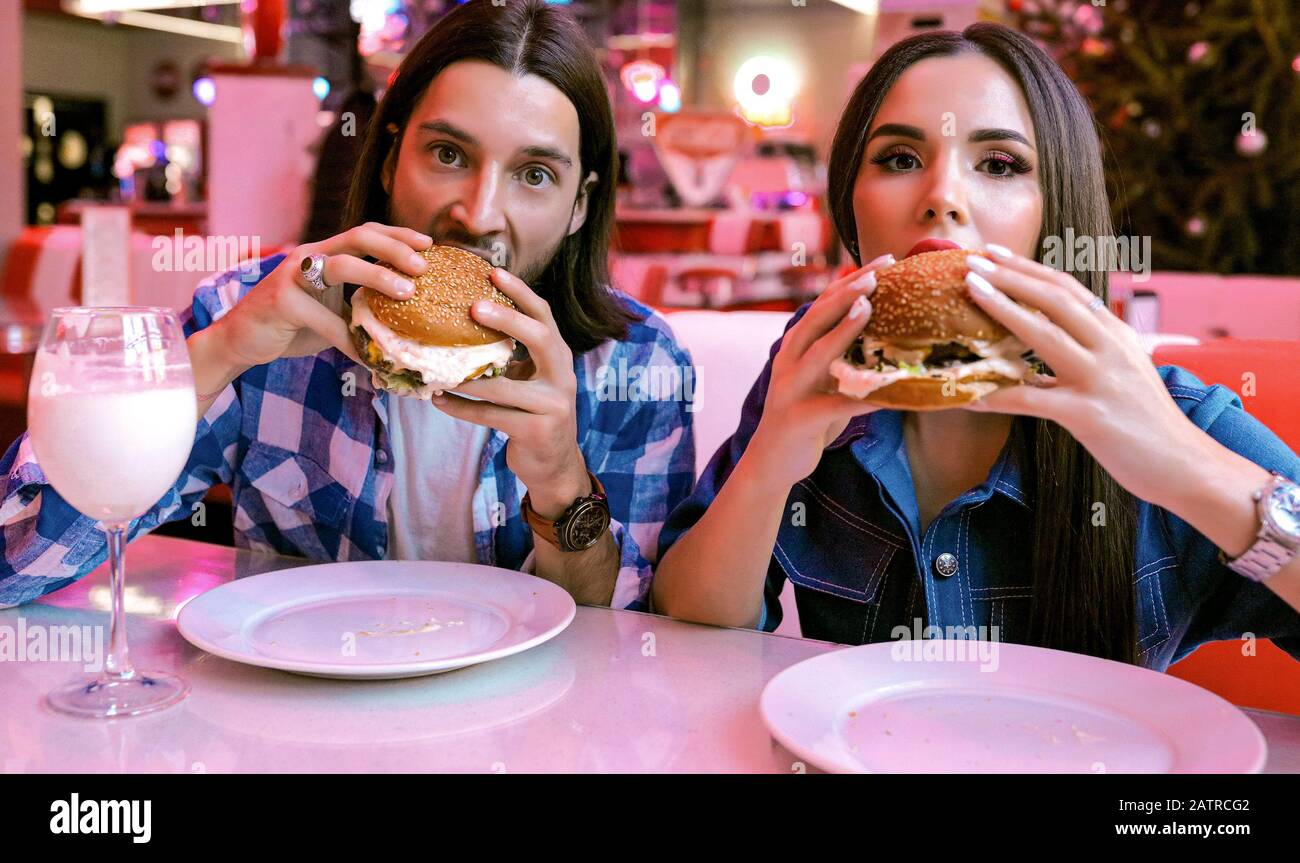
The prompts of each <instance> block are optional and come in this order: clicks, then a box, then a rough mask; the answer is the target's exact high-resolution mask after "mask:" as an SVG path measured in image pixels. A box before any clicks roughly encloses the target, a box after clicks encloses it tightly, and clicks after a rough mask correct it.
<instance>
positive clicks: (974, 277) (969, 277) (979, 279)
mask: <svg viewBox="0 0 1300 863" xmlns="http://www.w3.org/2000/svg"><path fill="white" fill-rule="evenodd" d="M966 284H968V285H970V289H971V290H972V291H974V292H975V293H977V294H983V295H984V296H986V297H991V296H993V295H994V294H996V293H997V289H996V288H994V287H993V285H991V284H989V280H988V279H986V278H984V277H983V276H981V275H980V274H979V273H967V274H966Z"/></svg>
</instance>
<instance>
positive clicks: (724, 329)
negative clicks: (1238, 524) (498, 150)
mask: <svg viewBox="0 0 1300 863" xmlns="http://www.w3.org/2000/svg"><path fill="white" fill-rule="evenodd" d="M456 5H457V4H456V2H454V0H350V2H343V0H242V2H234V0H0V56H2V57H3V58H4V59H3V62H0V69H2V71H0V329H2V332H3V339H0V436H3V438H4V439H5V441H6V443H8V442H9V441H12V440H14V439H15V438H17V437H18V436H19V435H20V434H21V433H22V432H23V430H24V429H25V428H26V427H27V410H28V393H29V389H30V388H32V387H33V386H34V384H33V383H32V379H31V378H32V364H33V358H34V356H35V353H36V349H37V345H38V343H39V340H40V337H41V333H42V329H43V327H44V325H45V322H46V320H47V319H48V317H49V315H50V312H51V311H52V310H53V309H55V308H57V307H63V306H79V305H85V306H119V305H138V306H158V307H168V308H173V309H178V310H179V309H183V308H185V307H187V306H188V305H189V304H190V302H191V299H192V296H193V294H194V290H195V286H196V285H197V284H198V283H199V282H200V281H202V280H204V279H206V278H208V277H210V276H213V275H216V274H217V273H219V272H221V271H222V270H223V269H226V268H228V267H229V266H234V265H237V264H239V263H240V262H242V261H247V260H249V259H250V258H257V257H260V256H269V255H273V254H276V253H277V252H280V251H284V250H287V249H290V248H292V247H294V246H296V245H298V244H300V243H304V242H310V241H313V240H315V239H320V238H323V237H324V236H328V235H329V234H331V233H334V232H336V231H337V230H338V227H339V225H338V219H339V218H340V214H341V213H342V210H343V206H344V198H345V196H346V192H347V183H348V182H349V180H350V176H349V167H350V165H351V164H353V160H354V158H355V149H353V150H351V151H349V150H348V149H347V148H348V147H349V146H351V147H354V148H355V147H356V146H357V144H355V143H353V144H347V143H346V142H348V141H353V142H357V141H360V139H361V136H357V137H353V138H338V137H337V136H334V135H333V134H332V133H333V132H334V131H336V130H337V129H338V127H339V124H341V123H345V122H347V123H354V124H357V125H359V126H360V128H362V129H364V128H365V124H366V123H367V122H368V120H369V117H370V115H371V114H372V112H373V111H374V108H375V105H376V102H377V100H378V99H380V98H382V97H383V94H384V91H385V89H386V87H387V86H388V85H389V84H391V82H392V80H393V76H394V75H395V72H396V70H397V67H398V65H399V63H400V62H401V61H402V59H403V57H404V56H405V55H406V53H407V52H408V51H409V50H410V48H411V46H412V45H413V44H414V43H415V42H416V41H417V40H418V39H419V38H420V37H421V36H422V35H423V34H424V33H425V32H426V31H427V30H428V29H429V28H430V27H432V26H434V25H435V24H436V22H437V21H438V20H439V19H440V18H441V17H442V16H443V15H444V14H446V13H447V12H448V11H449V10H450V9H452V8H453V7H455V6H456ZM557 5H562V6H564V7H565V8H566V9H567V10H568V11H569V12H570V13H571V14H572V15H573V16H575V17H576V18H577V20H578V21H579V22H580V23H581V25H582V27H583V29H584V30H585V31H586V33H587V35H588V37H589V39H590V41H591V43H592V44H593V45H594V46H595V48H596V52H597V56H598V59H599V61H600V64H601V68H602V71H603V72H604V75H605V79H606V82H605V83H606V87H607V91H608V95H609V97H610V100H611V103H612V105H613V109H614V118H615V122H616V126H617V137H618V158H619V177H618V194H617V210H616V216H615V222H616V226H615V237H614V240H613V244H612V251H611V253H610V272H611V274H612V279H613V286H614V287H616V288H617V289H619V290H621V291H623V292H626V293H627V294H629V295H631V296H632V297H634V298H636V299H637V300H639V301H640V302H642V303H644V304H645V305H647V306H649V307H652V308H654V309H656V310H658V311H660V312H661V313H663V314H664V315H665V317H666V319H667V321H668V323H669V325H670V326H671V328H672V330H673V332H674V334H675V335H676V337H677V338H678V339H679V340H680V342H681V344H682V345H683V346H684V347H686V348H687V349H688V350H689V351H690V354H691V356H692V357H693V359H694V361H695V362H696V363H697V364H698V365H699V366H700V367H701V368H703V369H706V370H725V372H723V371H715V372H714V373H713V374H705V375H703V376H702V377H701V380H700V382H699V386H700V387H701V390H702V392H701V395H700V397H701V398H702V399H703V400H704V401H705V402H707V403H708V404H709V409H708V410H706V411H702V412H700V413H699V414H698V415H697V417H696V420H695V434H696V440H697V443H696V452H697V460H698V464H697V471H703V469H704V467H705V465H706V463H707V462H708V460H709V458H710V457H711V456H712V455H713V453H714V452H715V451H716V450H717V448H718V447H719V446H720V445H721V444H722V443H723V442H724V441H726V439H727V438H728V437H729V436H730V434H731V432H732V431H733V430H734V429H735V427H736V423H737V419H738V417H739V415H740V410H741V405H742V402H743V400H744V398H745V396H746V394H747V390H748V386H749V384H750V383H751V382H752V381H753V380H754V379H755V378H756V377H757V376H758V374H759V372H760V371H761V370H762V368H763V366H764V364H765V363H766V362H767V360H768V357H769V349H770V347H771V345H772V343H773V342H774V341H775V340H776V339H778V338H779V337H780V336H781V334H782V332H783V330H784V328H785V326H786V324H787V322H788V321H789V318H790V316H791V314H793V313H794V312H795V311H796V310H797V309H799V308H800V306H802V305H804V304H805V303H807V302H809V301H811V300H814V299H816V298H817V297H818V296H819V295H820V294H821V293H822V292H823V291H824V290H825V289H826V288H827V286H828V285H830V284H831V283H832V282H833V281H834V280H835V279H837V278H839V277H840V276H842V275H844V274H845V273H848V272H850V271H852V270H853V269H855V265H854V263H853V260H852V257H851V256H850V255H849V253H848V251H847V250H846V249H845V248H844V246H843V245H842V243H841V242H840V240H839V238H838V236H837V234H836V232H835V229H834V227H833V225H832V221H831V218H830V215H829V205H828V201H827V198H826V191H827V160H828V156H829V152H830V146H831V142H832V137H833V135H834V132H835V127H836V123H837V122H838V119H839V116H840V111H841V107H842V106H843V105H844V103H845V101H846V99H847V98H848V97H849V94H850V93H851V92H852V89H853V87H854V85H855V84H856V83H857V82H858V81H859V80H860V79H861V78H862V76H863V75H864V74H865V73H866V72H867V70H869V69H870V68H871V66H872V64H873V62H874V60H875V59H876V58H877V57H879V56H880V55H881V54H882V53H883V52H884V51H886V50H887V49H888V48H889V47H890V46H891V45H893V44H895V43H897V42H898V41H900V40H902V39H905V38H907V37H909V36H911V35H913V34H916V33H921V32H926V31H930V30H935V29H950V30H960V29H962V28H963V27H966V26H967V25H970V24H973V23H975V22H977V21H1000V22H1003V23H1007V24H1010V25H1012V26H1014V27H1017V28H1018V29H1020V30H1022V31H1023V32H1025V33H1028V34H1030V35H1031V36H1033V37H1035V38H1036V39H1038V40H1039V41H1040V43H1041V44H1043V45H1044V46H1046V47H1047V48H1048V49H1049V50H1050V51H1051V52H1052V53H1053V56H1054V57H1056V58H1057V60H1058V62H1060V63H1061V65H1062V68H1064V69H1065V70H1066V71H1067V73H1068V74H1070V76H1071V77H1072V79H1073V80H1074V81H1075V82H1076V84H1078V85H1079V88H1080V91H1081V92H1083V93H1084V94H1085V96H1087V97H1088V98H1089V100H1090V104H1091V107H1092V108H1093V110H1094V113H1095V115H1096V118H1097V123H1098V127H1099V128H1100V129H1101V130H1103V131H1104V132H1105V133H1106V136H1107V138H1106V140H1107V147H1108V153H1109V155H1110V157H1111V158H1110V159H1108V162H1107V177H1106V182H1107V187H1108V191H1110V192H1111V199H1112V205H1113V208H1114V212H1115V214H1116V217H1117V224H1119V225H1121V226H1122V233H1124V234H1126V235H1133V236H1143V237H1150V238H1151V241H1152V266H1151V268H1150V272H1148V273H1145V274H1136V273H1131V272H1115V273H1112V274H1111V280H1110V285H1111V296H1110V309H1111V311H1113V312H1114V313H1115V314H1116V315H1118V316H1120V317H1122V318H1123V320H1125V321H1126V322H1127V323H1129V324H1130V325H1131V326H1132V327H1133V328H1134V329H1135V330H1137V332H1138V333H1139V335H1140V336H1141V338H1142V341H1143V345H1144V346H1145V347H1146V349H1147V351H1148V353H1149V354H1150V357H1151V361H1152V362H1153V363H1154V364H1156V365H1163V364H1176V365H1179V366H1182V367H1183V368H1185V369H1187V370H1189V371H1191V372H1192V373H1193V374H1195V375H1196V376H1197V377H1199V378H1200V379H1201V380H1202V381H1204V382H1205V383H1207V384H1222V385H1224V386H1226V387H1228V388H1230V389H1232V390H1234V391H1235V392H1237V393H1238V394H1240V395H1242V396H1243V402H1244V403H1245V405H1246V409H1247V410H1248V412H1249V413H1250V414H1251V415H1253V416H1254V417H1256V418H1258V419H1259V420H1260V421H1262V422H1263V423H1264V424H1266V425H1267V426H1268V427H1269V428H1270V429H1271V430H1272V431H1273V432H1274V433H1275V434H1276V435H1277V436H1278V437H1279V438H1281V439H1282V441H1284V442H1285V443H1286V444H1287V445H1288V446H1289V447H1290V448H1291V449H1292V450H1295V451H1300V396H1297V394H1296V389H1295V387H1296V380H1297V379H1296V372H1297V370H1300V191H1298V190H1300V134H1297V133H1298V132H1300V109H1298V108H1297V107H1296V106H1297V105H1300V53H1298V52H1297V46H1300V39H1297V34H1296V30H1297V29H1300V17H1297V16H1296V14H1295V11H1294V10H1292V14H1291V17H1290V19H1285V18H1284V19H1282V20H1278V19H1269V20H1263V19H1260V18H1259V11H1258V5H1259V4H1251V3H1247V2H1242V3H1237V4H1233V3H1229V2H1215V0H1201V2H1200V3H1199V4H1198V2H1196V0H1189V2H1187V3H1183V2H1179V3H1158V4H1155V6H1163V7H1169V8H1170V9H1174V8H1175V7H1177V9H1179V10H1184V7H1186V8H1185V10H1184V11H1185V14H1183V13H1177V14H1182V18H1181V19H1180V20H1178V21H1174V22H1173V23H1169V22H1166V24H1167V26H1164V29H1163V30H1161V31H1160V32H1161V33H1164V34H1165V35H1166V36H1169V38H1168V40H1167V41H1165V42H1162V43H1160V44H1159V45H1158V46H1157V47H1156V48H1154V49H1153V48H1152V44H1153V42H1154V41H1155V37H1154V36H1150V35H1149V33H1148V32H1147V31H1146V30H1143V29H1142V24H1143V15H1145V14H1146V13H1145V12H1143V11H1141V10H1140V9H1139V7H1143V6H1148V5H1149V4H1147V3H1146V2H1145V0H1128V2H1125V0H1110V3H1109V4H1108V5H1109V8H1105V6H1106V4H1102V6H1100V7H1099V6H1098V5H1097V4H1092V3H1088V2H1070V0H839V2H830V0H795V2H794V3H793V6H792V3H791V0H707V2H706V0H570V2H560V3H558V4H557ZM1285 5H1286V4H1285V3H1283V4H1278V7H1279V8H1280V7H1282V6H1285ZM1192 7H1196V8H1195V9H1193V8H1192ZM1252 7H1256V11H1255V12H1252V11H1251V9H1252ZM1233 8H1235V9H1237V10H1238V11H1236V12H1233V11H1232V10H1233ZM792 9H793V13H797V14H793V13H792ZM1103 12H1104V16H1105V17H1104V19H1103V17H1102V16H1103ZM1171 14H1174V17H1177V14H1175V13H1171ZM1214 16H1227V17H1214ZM1265 17H1266V18H1267V16H1265ZM1126 18H1127V19H1128V20H1127V21H1126ZM792 21H795V22H797V23H794V24H792V23H791V22H792ZM1288 22H1289V23H1288ZM1239 25H1240V26H1239ZM1274 25H1276V26H1277V27H1285V28H1288V29H1287V30H1286V31H1281V30H1279V31H1274V30H1273V29H1271V28H1272V27H1273V26H1274ZM1162 26H1163V25H1162ZM1173 33H1177V34H1178V38H1179V39H1182V41H1181V42H1180V41H1178V39H1175V38H1174V37H1173V36H1170V35H1169V34H1173ZM1198 34H1199V38H1195V37H1196V36H1197V35H1198ZM1243 34H1244V35H1243ZM1241 39H1251V40H1253V41H1252V42H1251V43H1250V44H1252V45H1254V46H1255V47H1254V49H1253V50H1243V48H1242V43H1241V41H1240V40H1241ZM1188 41H1190V42H1191V46H1190V48H1188V49H1184V48H1183V47H1181V46H1182V45H1183V44H1185V43H1186V42H1188ZM1288 46H1289V49H1290V51H1291V53H1290V54H1288V55H1285V56H1281V60H1280V61H1279V56H1280V55H1279V52H1281V53H1282V54H1285V52H1286V50H1287V47H1288ZM1279 62H1280V65H1279ZM1279 70H1281V71H1279ZM1243 88H1244V90H1243ZM1243 92H1245V93H1246V94H1247V95H1246V96H1245V97H1243V96H1242V93H1243ZM1243 99H1244V100H1245V103H1243ZM1234 100H1235V101H1234ZM1243 104H1245V106H1244V107H1242V105H1243ZM1243 111H1245V112H1254V114H1257V115H1258V120H1257V125H1256V121H1255V120H1254V119H1253V118H1252V119H1247V120H1246V121H1245V122H1244V124H1243V121H1242V119H1241V117H1239V116H1238V115H1240V114H1242V113H1243ZM1225 117H1226V120H1225ZM250 122H255V123H256V124H257V128H258V133H257V134H248V129H249V125H250ZM1225 122H1226V126H1227V127H1231V128H1234V129H1235V128H1236V127H1238V126H1240V127H1241V131H1240V132H1238V133H1236V134H1224V133H1223V129H1224V127H1225ZM337 141H344V142H345V143H344V145H342V146H341V148H340V146H338V145H334V144H332V143H331V142H337ZM1174 166H1177V167H1174ZM230 237H240V238H248V237H255V238H256V241H255V243H254V244H252V245H251V246H250V244H248V243H236V244H234V246H232V247H231V248H230V249H229V256H228V257H224V258H220V259H219V260H218V263H219V264H222V263H225V264H226V265H225V266H217V267H213V268H212V269H207V268H206V265H207V264H211V262H212V261H213V256H212V255H211V254H210V252H211V249H212V248H213V243H214V242H215V243H216V244H217V245H218V246H220V245H221V244H222V243H224V242H226V240H227V238H230ZM196 249H197V250H199V254H197V256H196V257H195V258H194V260H195V261H198V262H201V263H199V264H196V265H194V266H190V265H185V266H177V265H174V263H164V264H162V265H160V263H159V262H160V260H164V261H168V262H178V261H181V260H182V259H184V258H185V257H186V255H187V254H189V253H190V252H192V251H194V250H196ZM204 250H206V251H207V252H208V254H206V255H205V254H203V252H204ZM1243 388H1246V389H1243ZM204 502H205V504H206V507H207V518H206V520H205V521H204V522H203V523H202V524H194V523H191V522H190V521H186V520H181V521H177V522H174V523H172V524H168V525H165V526H162V527H160V528H159V529H158V531H157V533H158V534H159V535H162V536H170V537H179V538H184V539H188V540H196V541H200V542H203V543H209V544H212V545H214V546H230V545H232V539H231V536H232V527H233V520H234V515H233V513H232V501H231V492H230V489H229V488H227V487H226V486H224V485H218V486H215V487H213V488H212V489H211V490H210V491H209V492H208V495H207V497H206V499H205V501H204ZM141 565H142V566H143V565H145V564H144V563H143V562H142V564H141ZM150 565H154V564H150ZM157 565H161V563H160V562H158V564H157ZM127 583H128V591H129V590H130V587H129V585H130V580H129V579H128V582H127ZM777 634H779V635H786V636H790V637H794V638H797V637H798V636H799V634H800V633H799V624H798V615H797V614H796V613H794V611H793V607H791V610H790V612H789V613H788V614H787V615H786V616H785V618H784V620H783V622H782V624H781V627H780V629H778V631H777ZM1242 653H1243V652H1242V650H1241V648H1240V645H1239V643H1238V642H1237V641H1224V642H1217V643H1211V644H1206V645H1204V646H1203V647H1201V648H1200V649H1199V650H1198V651H1196V652H1195V653H1194V654H1192V655H1191V656H1189V657H1187V658H1185V659H1183V660H1182V661H1180V662H1178V663H1176V664H1175V665H1174V666H1172V667H1171V668H1170V669H1169V673H1170V674H1171V675H1173V676H1175V677H1179V678H1182V679H1183V680H1186V681H1190V682H1192V683H1195V684H1197V685H1198V686H1200V687H1202V688H1204V689H1208V690H1209V691H1211V692H1213V693H1216V694H1217V695H1219V696H1222V697H1223V698H1224V699H1226V700H1228V701H1230V702H1232V703H1233V704H1235V705H1239V706H1242V707H1249V708H1255V709H1259V710H1267V711H1276V712H1281V713H1290V714H1300V672H1298V671H1297V670H1296V669H1297V666H1296V665H1295V662H1294V660H1293V659H1292V658H1291V657H1290V656H1288V655H1287V654H1286V653H1284V652H1283V651H1281V650H1280V649H1278V648H1277V647H1275V646H1274V645H1272V644H1271V643H1270V642H1268V641H1267V640H1263V641H1262V642H1261V643H1260V644H1259V645H1258V654H1257V655H1256V654H1255V653H1252V654H1251V655H1250V656H1249V657H1243V655H1242ZM595 767H596V769H599V765H596V766H595Z"/></svg>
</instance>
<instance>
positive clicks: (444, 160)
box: [430, 144, 460, 166]
mask: <svg viewBox="0 0 1300 863" xmlns="http://www.w3.org/2000/svg"><path fill="white" fill-rule="evenodd" d="M430 149H432V150H433V158H435V159H437V160H438V164H440V165H448V166H454V165H456V164H457V162H459V160H460V153H459V152H458V151H457V150H456V148H455V147H448V146H447V145H446V144H434V145H433V147H431V148H430Z"/></svg>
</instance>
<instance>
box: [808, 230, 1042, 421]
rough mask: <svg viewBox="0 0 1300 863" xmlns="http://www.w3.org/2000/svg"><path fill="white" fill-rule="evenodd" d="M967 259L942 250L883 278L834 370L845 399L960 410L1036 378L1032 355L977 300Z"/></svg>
mask: <svg viewBox="0 0 1300 863" xmlns="http://www.w3.org/2000/svg"><path fill="white" fill-rule="evenodd" d="M968 255H980V256H981V257H988V255H987V254H985V253H984V252H980V251H971V250H968V249H941V250H939V251H934V252H922V253H921V254H917V255H912V256H911V257H909V258H904V259H903V260H901V261H899V262H898V263H896V264H893V265H892V266H889V267H885V268H883V269H880V270H877V271H876V289H875V291H874V292H873V293H872V294H871V317H870V319H869V320H868V321H867V324H866V327H865V328H864V329H863V332H862V335H861V336H860V337H859V338H858V340H857V341H856V342H855V343H854V346H853V347H852V348H851V349H850V350H849V351H848V352H847V353H846V354H845V356H843V357H840V358H838V359H836V360H835V361H834V362H833V363H832V364H831V369H830V371H831V374H832V376H833V377H834V378H836V380H837V381H838V382H839V383H838V389H839V391H840V392H841V393H844V394H845V395H848V396H851V397H853V398H859V399H862V400H863V401H864V402H866V403H867V404H870V405H874V406H876V407H881V408H889V409H893V410H905V411H934V410H946V409H948V408H955V407H960V406H961V405H965V404H970V403H971V402H974V401H978V400H979V399H982V398H984V397H985V396H987V395H988V394H989V393H992V392H995V391H996V390H999V389H1001V388H1002V387H1006V386H1017V385H1019V384H1020V383H1021V382H1022V381H1023V380H1024V379H1025V377H1026V376H1027V375H1028V374H1029V373H1030V367H1029V365H1028V363H1027V362H1026V361H1025V360H1024V359H1023V357H1022V354H1024V353H1025V351H1026V348H1025V346H1024V344H1023V343H1021V342H1020V340H1019V339H1017V338H1015V337H1014V336H1013V335H1012V334H1011V333H1010V332H1009V331H1008V330H1007V329H1006V327H1004V326H1003V325H1002V324H1000V323H999V322H997V321H995V320H993V319H992V318H991V317H989V316H988V315H987V314H985V313H984V311H983V310H982V309H981V308H980V307H979V306H977V305H975V303H974V301H973V300H971V299H970V296H969V294H968V293H967V287H966V273H967V272H968V271H969V269H970V268H969V267H967V266H966V257H967V256H968Z"/></svg>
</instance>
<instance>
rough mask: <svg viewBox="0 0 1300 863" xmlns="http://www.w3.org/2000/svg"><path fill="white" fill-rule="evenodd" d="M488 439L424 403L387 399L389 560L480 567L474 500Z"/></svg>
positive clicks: (479, 429)
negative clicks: (390, 469)
mask: <svg viewBox="0 0 1300 863" xmlns="http://www.w3.org/2000/svg"><path fill="white" fill-rule="evenodd" d="M488 434H489V430H488V429H487V427H485V426H480V425H475V424H474V423H468V422H465V421H464V420H458V419H455V418H453V417H449V416H447V415H446V414H445V413H443V412H442V411H440V410H438V409H437V408H436V407H434V406H433V405H432V404H430V403H429V402H427V401H424V400H423V399H416V398H406V397H403V396H391V397H390V398H389V399H388V435H389V438H390V440H391V441H392V444H393V491H392V494H390V495H389V496H388V559H389V560H445V561H456V562H459V563H478V556H477V554H476V553H475V551H474V513H473V500H474V490H475V489H476V488H477V487H478V465H479V458H480V456H481V455H482V453H483V446H484V444H485V443H486V442H487V438H488Z"/></svg>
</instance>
